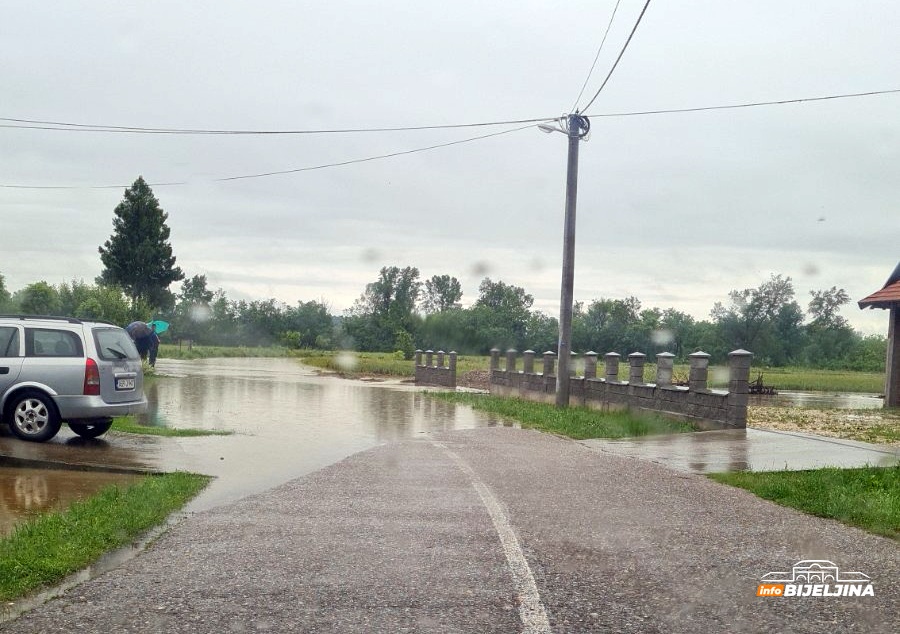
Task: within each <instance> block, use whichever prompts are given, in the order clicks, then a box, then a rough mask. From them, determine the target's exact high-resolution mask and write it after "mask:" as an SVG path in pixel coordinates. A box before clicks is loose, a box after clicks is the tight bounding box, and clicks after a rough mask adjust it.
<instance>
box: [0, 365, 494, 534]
mask: <svg viewBox="0 0 900 634" xmlns="http://www.w3.org/2000/svg"><path fill="white" fill-rule="evenodd" d="M157 369H158V371H159V373H160V374H161V375H162V376H161V377H159V378H158V379H156V380H155V381H153V382H152V383H151V384H150V385H149V386H148V387H147V389H146V393H147V399H148V401H149V404H150V407H149V412H148V414H147V415H146V416H144V417H143V418H142V420H141V421H140V422H141V423H142V424H145V425H155V426H166V427H172V428H181V429H203V430H220V431H229V432H233V433H232V435H229V436H203V437H195V438H165V437H154V436H143V435H142V436H134V435H118V434H115V433H112V434H108V435H106V436H104V437H102V438H100V439H97V440H85V439H82V438H79V437H77V436H75V435H74V434H72V432H70V431H69V430H68V428H67V427H66V426H65V425H64V426H63V429H62V430H61V431H60V433H59V435H58V436H57V437H56V438H54V439H53V440H52V441H51V442H48V443H40V444H39V443H25V442H21V441H18V440H16V439H14V438H11V437H9V436H4V437H0V456H3V457H4V458H6V461H7V464H9V461H10V460H14V461H15V464H16V465H17V466H18V467H28V466H32V467H35V469H33V470H32V471H29V472H27V473H25V472H22V473H19V474H18V475H15V474H12V473H11V472H12V471H13V470H12V469H0V473H7V472H9V473H8V474H7V475H6V476H4V477H3V478H2V479H0V487H2V492H0V499H3V501H4V502H3V504H4V505H3V506H2V507H0V525H10V524H12V523H15V521H16V518H19V519H20V520H21V518H24V517H26V516H27V515H28V513H29V512H31V509H32V508H35V509H36V506H35V504H36V503H35V500H37V499H41V500H43V499H46V500H48V502H47V504H51V502H50V500H53V502H52V503H54V504H59V505H63V504H65V501H66V500H69V499H72V498H71V497H67V496H68V495H69V493H63V491H64V490H65V489H66V488H67V484H66V479H68V478H73V479H72V480H71V481H72V483H75V482H76V478H77V479H84V480H85V481H86V482H87V481H92V482H94V483H95V485H94V488H93V489H92V488H91V487H90V486H89V485H88V484H85V485H83V486H81V485H78V486H73V490H74V489H78V490H79V492H80V493H78V494H79V495H84V494H85V493H86V494H90V493H91V492H93V491H95V490H97V489H99V488H101V487H102V486H104V485H105V484H109V483H111V482H116V481H119V480H120V479H121V478H122V477H124V476H123V475H122V474H121V473H83V472H68V471H60V472H59V474H61V475H60V476H59V477H57V476H55V475H54V473H53V472H45V471H43V470H41V469H39V468H36V467H38V465H41V466H43V465H44V464H45V462H46V461H52V462H54V463H55V464H58V465H59V466H60V467H63V468H64V467H66V466H68V467H71V468H81V469H85V468H104V469H109V468H112V469H115V470H118V471H120V472H121V471H123V470H129V469H133V470H139V471H174V470H184V471H191V472H195V473H203V474H207V475H212V476H215V480H214V481H213V482H212V483H211V484H210V486H209V487H208V488H207V489H206V490H205V491H204V492H203V493H202V494H201V495H200V496H198V497H197V498H195V500H194V501H193V502H191V503H190V505H189V506H188V507H187V509H186V510H187V511H197V510H202V509H206V508H211V507H213V506H217V505H220V504H225V503H228V502H231V501H234V500H237V499H239V498H241V497H244V496H246V495H249V494H252V493H256V492H260V491H264V490H266V489H269V488H271V487H273V486H277V485H278V484H281V483H283V482H286V481H288V480H291V479H293V478H296V477H299V476H302V475H305V474H307V473H310V472H312V471H315V470H317V469H320V468H322V467H324V466H327V465H329V464H332V463H334V462H337V461H339V460H341V459H343V458H345V457H347V456H349V455H351V454H353V453H356V452H358V451H362V450H365V449H368V448H370V447H373V446H375V445H378V444H381V443H384V442H388V441H392V440H396V439H405V438H416V437H420V436H421V435H423V434H426V433H428V432H432V431H442V430H452V429H469V428H475V427H485V426H492V425H498V424H503V423H502V422H500V421H499V420H498V419H497V418H496V417H492V416H489V415H487V414H482V413H478V412H475V411H473V410H471V409H470V408H466V407H460V408H457V407H456V406H455V405H453V404H451V403H445V402H443V401H439V400H437V399H432V398H428V397H426V396H424V395H423V394H422V388H421V387H416V386H414V385H410V384H403V383H400V382H379V383H374V382H364V381H349V380H343V379H338V378H335V377H328V376H320V375H317V374H316V373H315V372H314V371H313V370H311V369H309V368H307V367H304V366H302V365H301V364H300V363H298V362H297V361H296V360H293V359H204V360H197V361H177V360H169V359H161V360H160V361H159V363H158V365H157ZM0 464H2V463H0ZM41 473H44V474H45V475H44V476H43V478H39V477H38V475H39V474H41ZM72 474H74V475H72ZM17 478H18V479H17ZM17 483H18V484H17ZM24 491H31V492H30V493H22V492H24ZM34 491H37V492H38V494H35V493H34ZM45 492H46V493H45ZM73 495H74V493H73Z"/></svg>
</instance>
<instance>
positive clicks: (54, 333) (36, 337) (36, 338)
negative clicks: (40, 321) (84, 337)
mask: <svg viewBox="0 0 900 634" xmlns="http://www.w3.org/2000/svg"><path fill="white" fill-rule="evenodd" d="M25 356H26V357H83V356H84V348H83V347H82V345H81V339H80V338H79V337H78V335H76V334H75V333H74V332H70V331H68V330H49V329H47V330H44V329H43V328H26V329H25Z"/></svg>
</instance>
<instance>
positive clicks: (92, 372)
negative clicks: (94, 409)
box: [84, 357, 100, 396]
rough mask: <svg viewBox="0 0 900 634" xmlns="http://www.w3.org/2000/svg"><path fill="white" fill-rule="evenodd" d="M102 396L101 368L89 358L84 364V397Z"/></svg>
mask: <svg viewBox="0 0 900 634" xmlns="http://www.w3.org/2000/svg"><path fill="white" fill-rule="evenodd" d="M99 394H100V368H98V367H97V362H96V361H94V360H93V359H91V358H90V357H88V359H87V361H86V362H85V364H84V395H85V396H99Z"/></svg>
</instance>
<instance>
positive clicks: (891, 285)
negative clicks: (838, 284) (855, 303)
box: [859, 264, 900, 309]
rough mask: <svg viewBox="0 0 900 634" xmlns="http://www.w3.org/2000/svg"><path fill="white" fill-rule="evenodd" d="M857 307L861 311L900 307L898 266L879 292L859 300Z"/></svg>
mask: <svg viewBox="0 0 900 634" xmlns="http://www.w3.org/2000/svg"><path fill="white" fill-rule="evenodd" d="M859 307H860V308H861V309H865V308H897V307H900V264H897V268H895V269H894V272H893V273H891V276H890V277H889V278H888V281H887V282H885V284H884V286H882V287H881V290H878V291H875V292H874V293H872V294H871V295H869V296H868V297H866V298H865V299H861V300H859Z"/></svg>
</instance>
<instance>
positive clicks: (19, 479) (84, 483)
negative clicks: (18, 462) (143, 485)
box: [0, 468, 140, 536]
mask: <svg viewBox="0 0 900 634" xmlns="http://www.w3.org/2000/svg"><path fill="white" fill-rule="evenodd" d="M139 477H140V476H138V475H123V474H113V473H102V472H91V471H68V470H65V471H64V470H53V469H49V470H48V469H28V468H6V469H0V536H3V535H8V534H10V533H11V532H12V530H13V528H14V527H15V526H16V525H17V524H20V523H22V522H23V521H25V520H27V519H28V518H29V517H32V516H35V515H38V514H40V513H45V512H47V511H53V510H60V509H64V508H66V507H68V506H69V505H70V504H72V502H75V501H77V500H83V499H85V498H87V497H90V496H91V495H93V494H94V493H96V492H98V491H99V490H100V489H102V488H104V487H106V486H108V485H111V484H116V485H121V486H128V485H129V484H131V483H133V482H135V481H137V480H138V478H139Z"/></svg>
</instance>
